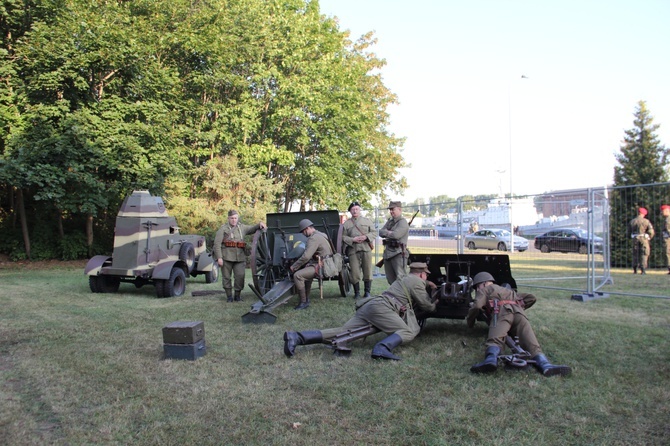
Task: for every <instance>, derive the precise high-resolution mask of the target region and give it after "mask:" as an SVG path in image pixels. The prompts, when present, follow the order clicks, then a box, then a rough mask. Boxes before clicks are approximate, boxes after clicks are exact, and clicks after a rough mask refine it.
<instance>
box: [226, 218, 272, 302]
mask: <svg viewBox="0 0 670 446" xmlns="http://www.w3.org/2000/svg"><path fill="white" fill-rule="evenodd" d="M239 218H240V216H239V214H238V213H237V211H236V210H234V209H231V210H230V211H228V222H227V223H224V224H223V225H221V227H220V228H219V230H218V231H216V236H215V237H214V257H216V261H217V263H218V264H219V266H220V267H221V273H222V274H223V279H222V282H223V290H224V291H225V292H226V297H227V298H228V302H232V301H233V293H232V291H233V284H232V283H231V279H230V277H231V274H232V275H233V276H234V277H235V283H234V286H235V301H237V302H239V301H240V300H242V297H241V296H240V294H241V293H242V288H244V270H245V268H246V264H247V256H246V254H245V252H244V248H246V243H245V241H244V236H245V235H249V234H253V233H254V232H256V231H258V230H259V229H265V228H266V226H265V223H263V222H262V221H261V222H259V223H258V224H257V225H254V226H249V225H243V224H240V223H239Z"/></svg>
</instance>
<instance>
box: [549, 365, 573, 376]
mask: <svg viewBox="0 0 670 446" xmlns="http://www.w3.org/2000/svg"><path fill="white" fill-rule="evenodd" d="M570 373H572V369H571V368H570V367H553V368H551V369H549V370H547V371H545V372H544V373H543V375H544V376H546V377H547V378H548V377H550V376H556V375H560V376H568V375H569V374H570Z"/></svg>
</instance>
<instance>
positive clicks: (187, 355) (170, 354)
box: [163, 339, 207, 361]
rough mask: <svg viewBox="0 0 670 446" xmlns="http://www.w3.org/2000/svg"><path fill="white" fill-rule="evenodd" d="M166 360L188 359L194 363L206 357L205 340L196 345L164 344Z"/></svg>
mask: <svg viewBox="0 0 670 446" xmlns="http://www.w3.org/2000/svg"><path fill="white" fill-rule="evenodd" d="M163 353H164V354H165V359H188V360H190V361H194V360H196V359H198V358H199V357H201V356H205V353H207V349H206V347H205V340H204V339H201V340H199V341H198V342H196V343H195V344H163Z"/></svg>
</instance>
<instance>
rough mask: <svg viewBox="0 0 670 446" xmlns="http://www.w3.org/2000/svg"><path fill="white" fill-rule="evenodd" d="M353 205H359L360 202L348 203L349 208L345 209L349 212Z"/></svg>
mask: <svg viewBox="0 0 670 446" xmlns="http://www.w3.org/2000/svg"><path fill="white" fill-rule="evenodd" d="M354 206H358V207H361V204H360V203H359V202H358V201H354V202H352V203H351V204H350V205H349V208H348V209H347V210H348V211H349V212H351V208H352V207H354Z"/></svg>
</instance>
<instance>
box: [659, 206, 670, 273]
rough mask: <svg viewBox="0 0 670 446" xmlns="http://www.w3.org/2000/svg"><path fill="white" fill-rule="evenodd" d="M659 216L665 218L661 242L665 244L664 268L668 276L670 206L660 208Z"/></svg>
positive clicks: (669, 271)
mask: <svg viewBox="0 0 670 446" xmlns="http://www.w3.org/2000/svg"><path fill="white" fill-rule="evenodd" d="M661 215H663V217H665V221H664V222H663V225H664V226H663V241H664V242H665V266H667V267H668V274H670V205H668V204H664V205H663V206H661Z"/></svg>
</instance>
